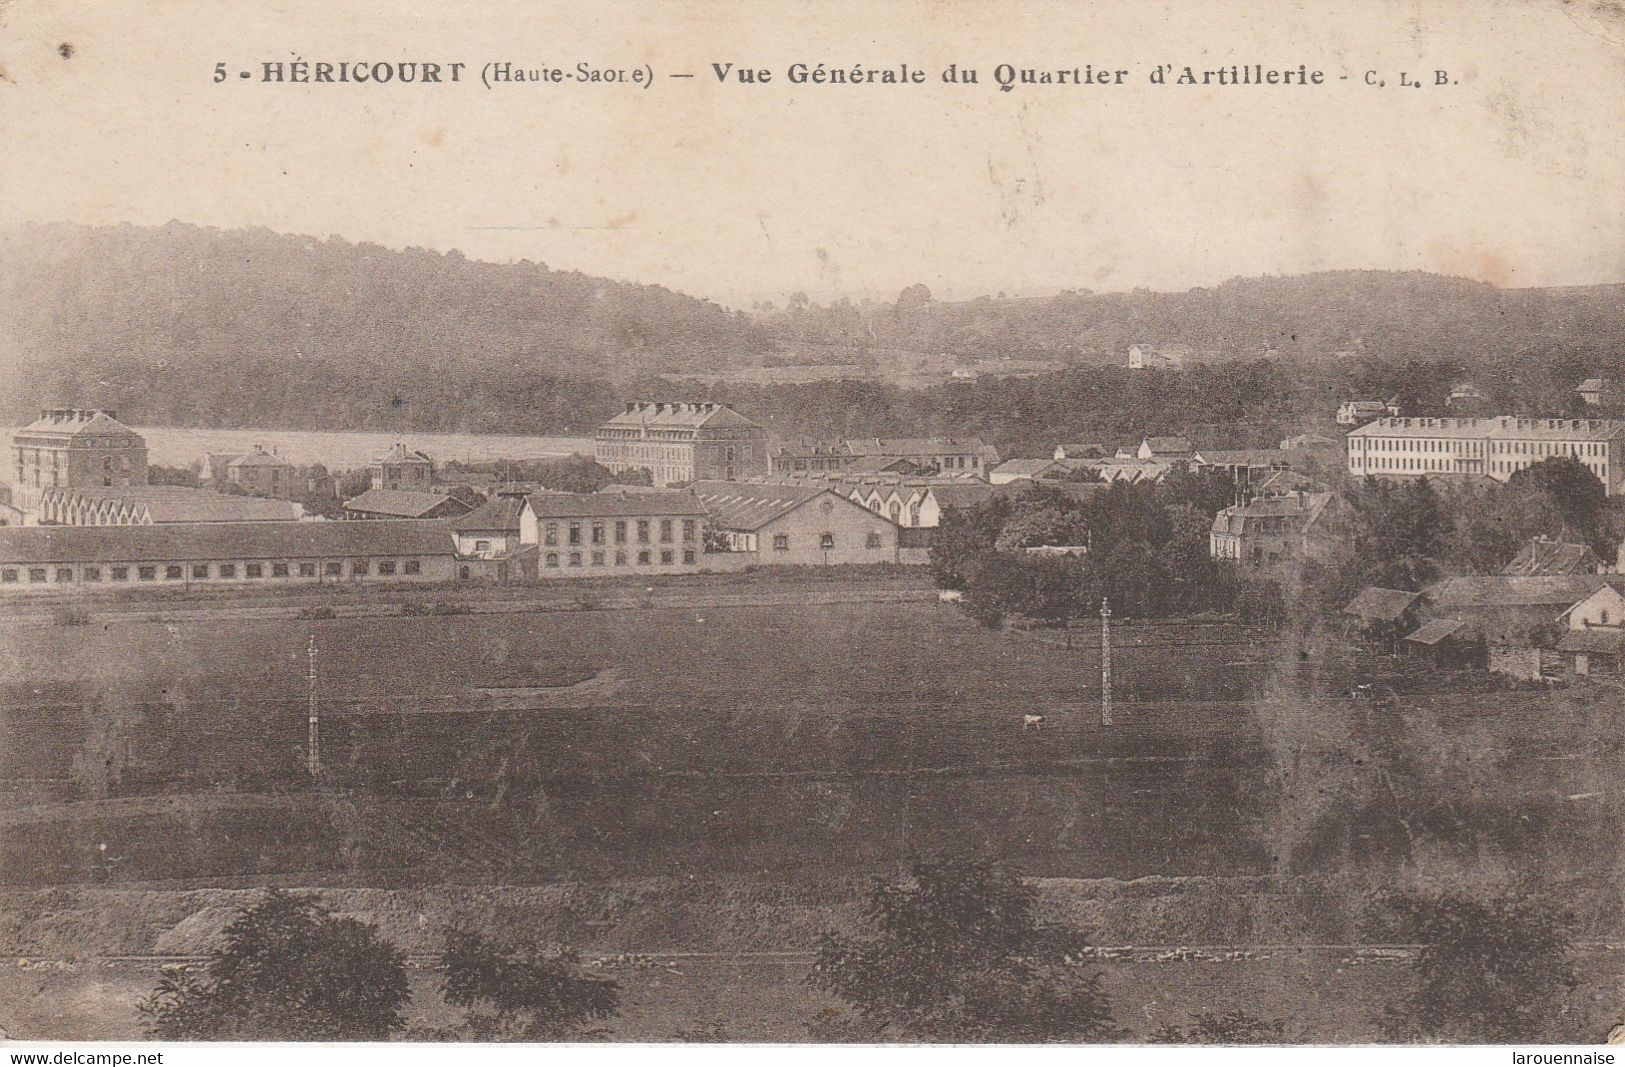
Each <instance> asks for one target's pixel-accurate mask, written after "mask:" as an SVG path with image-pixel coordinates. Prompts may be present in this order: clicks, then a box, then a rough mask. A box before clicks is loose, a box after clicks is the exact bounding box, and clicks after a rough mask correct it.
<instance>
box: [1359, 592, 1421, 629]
mask: <svg viewBox="0 0 1625 1067" xmlns="http://www.w3.org/2000/svg"><path fill="white" fill-rule="evenodd" d="M1420 595H1421V594H1419V593H1411V592H1407V591H1406V590H1404V589H1384V588H1382V587H1381V586H1377V585H1372V586H1367V587H1366V588H1364V589H1362V590H1360V593H1359V595H1358V596H1356V597H1355V598H1354V599H1353V600H1351V601H1349V602H1348V605H1347V606H1346V607H1344V608H1343V614H1345V615H1353V616H1354V617H1356V618H1359V619H1370V620H1374V621H1377V622H1398V621H1399V620H1400V619H1401V618H1402V617H1404V615H1405V612H1406V611H1407V610H1408V609H1409V608H1410V606H1411V605H1412V604H1414V603H1416V598H1417V597H1418V596H1420Z"/></svg>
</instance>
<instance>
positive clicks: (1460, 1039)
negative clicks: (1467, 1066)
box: [1379, 893, 1579, 1044]
mask: <svg viewBox="0 0 1625 1067" xmlns="http://www.w3.org/2000/svg"><path fill="white" fill-rule="evenodd" d="M1379 903H1380V904H1383V905H1386V906H1387V908H1388V909H1389V910H1391V911H1392V912H1393V913H1394V914H1395V915H1397V917H1398V918H1399V920H1400V923H1401V930H1402V931H1403V932H1404V936H1407V937H1408V938H1411V939H1414V940H1415V941H1417V942H1419V943H1420V944H1421V946H1422V949H1421V952H1420V954H1419V955H1418V956H1417V958H1416V962H1415V964H1414V966H1413V976H1414V979H1415V983H1416V984H1415V989H1414V990H1413V991H1412V992H1411V993H1410V994H1409V995H1408V996H1406V997H1405V999H1404V1000H1403V1001H1401V1003H1400V1004H1398V1005H1394V1006H1390V1007H1389V1008H1388V1009H1387V1011H1386V1012H1385V1014H1384V1016H1383V1019H1382V1027H1383V1031H1384V1033H1385V1034H1386V1035H1387V1036H1388V1037H1389V1038H1391V1039H1393V1040H1397V1041H1417V1040H1421V1041H1442V1042H1450V1043H1460V1044H1469V1043H1470V1044H1507V1043H1513V1042H1549V1043H1559V1042H1568V1041H1573V1040H1575V1039H1576V1035H1577V1032H1578V1029H1579V1027H1578V1025H1577V1020H1576V1017H1575V1011H1576V1005H1575V1004H1574V1002H1573V998H1572V994H1573V991H1574V988H1575V984H1576V982H1575V977H1574V971H1573V965H1572V963H1571V960H1570V949H1571V940H1570V924H1569V921H1568V919H1567V918H1566V917H1565V916H1562V915H1559V914H1558V913H1557V912H1555V911H1553V910H1552V909H1551V908H1550V907H1548V906H1546V905H1545V904H1544V903H1542V902H1540V901H1538V900H1536V899H1534V898H1531V897H1526V896H1521V895H1518V894H1513V893H1507V894H1502V895H1499V896H1496V897H1492V898H1488V899H1478V898H1474V897H1470V896H1466V895H1464V894H1459V893H1445V894H1442V895H1439V896H1433V897H1421V896H1416V895H1409V894H1393V895H1388V896H1385V897H1382V898H1379Z"/></svg>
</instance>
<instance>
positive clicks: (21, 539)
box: [0, 520, 452, 564]
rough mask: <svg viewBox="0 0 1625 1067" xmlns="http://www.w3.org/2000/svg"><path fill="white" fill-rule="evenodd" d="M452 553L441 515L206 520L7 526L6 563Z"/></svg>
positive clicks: (3, 539)
mask: <svg viewBox="0 0 1625 1067" xmlns="http://www.w3.org/2000/svg"><path fill="white" fill-rule="evenodd" d="M451 552H452V541H451V536H450V528H449V527H448V526H447V525H446V524H445V523H444V522H442V521H439V520H426V521H425V520H419V521H405V522H206V523H172V524H168V525H164V526H0V562H5V563H25V564H26V563H74V562H81V561H82V562H87V563H97V562H100V563H108V562H120V561H127V562H131V563H134V562H143V561H147V560H193V559H228V560H229V559H288V558H295V557H309V556H335V557H337V556H385V555H388V556H408V555H410V556H422V555H436V554H440V553H445V554H446V555H450V554H451Z"/></svg>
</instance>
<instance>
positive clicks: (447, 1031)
mask: <svg viewBox="0 0 1625 1067" xmlns="http://www.w3.org/2000/svg"><path fill="white" fill-rule="evenodd" d="M1372 906H1373V907H1374V908H1377V909H1380V910H1382V911H1383V912H1384V914H1385V915H1386V916H1387V917H1388V919H1389V921H1390V922H1395V923H1398V924H1399V925H1398V927H1396V929H1397V930H1398V932H1399V935H1400V936H1404V937H1406V938H1410V939H1414V940H1415V941H1416V942H1417V943H1419V944H1420V946H1421V951H1420V952H1419V953H1418V955H1417V956H1416V957H1415V959H1414V962H1413V963H1412V964H1411V967H1410V973H1409V975H1408V981H1407V982H1405V983H1404V984H1403V986H1402V987H1401V989H1400V990H1399V991H1398V996H1397V997H1396V998H1395V999H1394V1000H1393V1001H1392V1002H1391V1003H1389V1004H1387V1005H1385V1006H1384V1007H1383V1009H1382V1010H1381V1012H1380V1014H1379V1015H1378V1016H1377V1018H1375V1019H1373V1020H1372V1023H1373V1026H1374V1028H1377V1029H1378V1030H1379V1031H1380V1032H1381V1033H1382V1034H1383V1035H1384V1037H1385V1038H1387V1039H1389V1040H1395V1041H1424V1042H1450V1043H1466V1042H1471V1043H1497V1042H1512V1041H1519V1042H1530V1041H1541V1042H1571V1041H1576V1040H1581V1039H1582V1035H1586V1036H1591V1037H1593V1038H1594V1037H1595V1035H1588V1034H1587V1029H1588V1028H1591V1027H1593V1026H1594V1024H1593V1022H1592V1020H1591V1019H1590V1018H1589V1016H1588V1015H1587V1014H1586V1013H1585V1012H1584V1010H1583V1009H1582V1006H1581V1005H1580V1003H1579V1001H1578V999H1577V997H1576V989H1577V986H1578V982H1577V979H1576V977H1575V972H1574V967H1573V960H1572V952H1573V944H1572V936H1571V927H1570V923H1569V922H1568V920H1567V919H1566V918H1565V917H1564V916H1563V915H1562V914H1561V913H1559V912H1556V911H1554V910H1553V909H1551V908H1549V907H1547V906H1545V905H1543V904H1542V903H1540V902H1539V900H1538V899H1536V898H1534V897H1531V896H1528V895H1525V894H1519V893H1516V892H1503V893H1494V894H1489V895H1473V894H1468V893H1462V892H1446V893H1438V894H1416V893H1396V892H1389V891H1384V892H1382V893H1379V894H1377V895H1375V896H1374V897H1373V898H1372ZM1393 932H1394V931H1390V933H1393ZM441 943H442V947H441V950H440V952H439V954H438V956H437V959H436V961H435V964H436V967H435V969H436V974H437V978H438V989H437V992H438V995H439V997H440V1000H441V1001H442V1002H443V1003H444V1004H445V1005H446V1006H447V1007H448V1008H450V1009H452V1011H453V1013H454V1018H453V1019H452V1021H449V1022H436V1023H421V1022H419V1023H411V1022H409V1021H408V1015H407V1013H408V1010H409V1008H410V1006H411V1004H412V1001H413V992H412V985H411V983H410V982H409V980H408V971H407V965H406V960H405V957H404V956H403V954H402V952H401V951H400V949H399V948H397V947H396V946H395V945H393V944H392V943H390V942H389V941H387V940H386V939H385V938H384V937H383V936H382V935H381V933H380V932H379V930H378V927H377V926H376V925H374V924H371V923H367V922H364V921H362V920H360V919H355V918H348V917H341V916H338V915H335V914H333V913H332V912H331V911H330V910H329V909H328V908H327V907H325V906H324V905H322V904H321V903H320V902H318V901H317V900H315V899H313V898H311V897H308V896H303V895H299V894H295V893H288V892H284V891H280V890H275V889H273V890H270V891H268V892H267V893H266V894H265V896H264V898H263V899H261V900H259V901H257V902H255V903H253V904H250V905H248V906H247V907H245V908H242V909H240V910H239V912H238V913H237V914H236V916H235V917H234V918H233V919H232V921H231V922H230V923H229V924H228V925H227V926H226V928H225V929H224V931H223V933H222V935H221V938H220V940H219V943H218V944H217V945H216V947H215V948H214V949H213V950H212V951H211V952H210V953H209V955H208V957H207V959H206V960H205V962H204V963H203V964H202V966H201V967H200V968H198V969H195V970H187V969H185V968H180V967H171V968H168V969H166V970H165V972H164V974H163V976H162V977H161V978H160V980H159V982H158V983H157V985H156V987H155V988H154V989H153V991H152V993H151V994H150V995H149V996H148V997H146V998H144V999H143V1000H142V1001H141V1002H140V1003H139V1005H138V1008H139V1010H140V1012H141V1014H142V1016H143V1018H144V1019H145V1020H146V1023H147V1028H148V1031H149V1033H150V1035H151V1036H153V1037H155V1038H159V1039H163V1040H170V1041H199V1040H238V1041H247V1040H259V1041H387V1040H392V1039H401V1038H404V1039H407V1040H417V1041H429V1040H444V1041H464V1040H472V1041H562V1040H575V1041H579V1040H590V1039H594V1038H600V1039H601V1038H605V1037H607V1036H609V1033H610V1031H609V1029H608V1027H609V1025H610V1024H611V1023H613V1021H614V1020H615V1018H616V1017H617V1016H618V1014H619V1012H620V1007H621V1002H622V992H623V991H622V989H621V983H620V982H619V981H618V980H617V979H615V978H612V977H608V976H606V975H603V974H599V973H594V971H593V970H592V969H591V968H589V967H587V966H585V965H584V964H583V962H582V959H581V957H580V955H579V953H577V952H575V951H574V950H572V949H570V948H568V947H561V946H556V945H546V944H541V943H536V942H532V941H530V940H527V939H523V938H521V939H519V940H516V941H501V940H496V939H493V938H490V937H488V936H486V935H484V934H481V933H479V932H477V931H473V930H469V929H467V928H463V927H456V926H454V927H449V928H447V929H446V930H445V931H443V934H442V937H441ZM804 980H805V981H806V982H807V984H809V985H810V986H812V987H813V988H815V989H817V990H819V991H821V992H823V993H825V994H827V995H829V996H830V997H831V998H832V999H833V1000H834V1001H835V1002H836V1003H837V1004H838V1005H840V1007H839V1008H837V1009H835V1010H833V1011H831V1012H826V1013H823V1014H821V1015H819V1016H818V1017H816V1018H814V1019H809V1020H808V1021H807V1028H808V1036H809V1037H810V1038H811V1039H813V1040H846V1041H851V1040H861V1041H924V1042H998V1043H1040V1042H1107V1041H1118V1040H1124V1039H1127V1038H1128V1037H1129V1036H1130V1035H1129V1032H1128V1031H1127V1030H1125V1029H1123V1028H1122V1027H1121V1026H1119V1025H1118V1022H1117V1017H1116V1009H1115V1007H1114V1005H1113V1003H1112V1000H1111V998H1110V996H1109V995H1108V994H1107V992H1106V988H1105V985H1104V982H1103V978H1102V975H1101V972H1100V971H1099V969H1098V968H1097V966H1096V965H1095V963H1094V956H1093V954H1092V949H1091V943H1090V940H1089V938H1088V937H1087V936H1086V934H1085V933H1084V932H1083V931H1082V930H1080V929H1078V928H1076V927H1073V926H1070V925H1067V924H1064V923H1058V922H1054V921H1052V920H1050V919H1048V918H1046V916H1045V914H1044V909H1043V908H1042V906H1041V901H1040V897H1039V893H1038V888H1037V885H1036V884H1035V883H1034V882H1033V881H1032V880H1031V879H1029V878H1027V877H1025V876H1024V875H1023V874H1022V872H1021V871H1019V870H1018V869H1016V868H1014V867H1011V866H1009V865H1008V864H1004V863H1000V862H997V861H994V860H990V859H987V858H985V857H980V856H977V855H974V854H950V855H942V856H938V857H934V858H930V859H922V860H917V861H915V862H913V863H912V864H911V865H910V867H909V869H908V871H907V873H906V874H905V875H904V876H902V877H900V878H897V879H892V880H887V879H877V880H876V881H875V882H874V883H873V885H872V886H871V888H870V890H869V892H868V894H867V896H866V898H865V901H864V904H863V906H862V908H861V910H860V915H859V918H858V921H857V923H856V925H855V927H854V928H851V929H847V930H831V931H826V932H825V933H824V934H823V935H822V936H821V938H820V941H819V944H818V946H817V949H816V951H815V954H814V958H813V962H812V965H811V967H810V969H809V970H808V972H807V973H806V975H805V979H804ZM1148 1036H1149V1037H1150V1039H1151V1040H1152V1041H1156V1042H1163V1043H1175V1044H1279V1043H1283V1042H1289V1041H1304V1040H1308V1038H1307V1037H1305V1035H1304V1032H1303V1027H1302V1026H1301V1025H1292V1024H1289V1021H1288V1020H1286V1019H1283V1018H1279V1017H1268V1016H1259V1015H1256V1014H1254V1013H1252V1012H1250V1011H1247V1010H1245V1009H1242V1008H1237V1007H1227V1006H1224V1005H1217V1006H1209V1007H1203V1008H1200V1009H1196V1010H1194V1011H1191V1012H1190V1013H1189V1014H1188V1016H1187V1018H1186V1019H1185V1020H1183V1021H1181V1022H1174V1023H1164V1024H1163V1025H1161V1026H1160V1027H1159V1028H1157V1029H1156V1030H1154V1031H1152V1032H1151V1033H1150V1034H1149V1035H1148ZM673 1038H674V1039H678V1040H685V1039H700V1040H710V1041H718V1040H727V1039H728V1034H727V1030H726V1024H725V1023H720V1024H714V1025H712V1026H709V1027H705V1028H700V1029H699V1030H693V1029H689V1030H683V1031H679V1032H678V1033H676V1034H674V1035H673Z"/></svg>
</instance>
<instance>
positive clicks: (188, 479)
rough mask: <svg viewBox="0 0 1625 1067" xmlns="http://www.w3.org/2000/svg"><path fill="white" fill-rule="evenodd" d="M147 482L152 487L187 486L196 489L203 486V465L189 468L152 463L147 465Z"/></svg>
mask: <svg viewBox="0 0 1625 1067" xmlns="http://www.w3.org/2000/svg"><path fill="white" fill-rule="evenodd" d="M147 482H148V483H149V484H151V485H185V486H190V487H191V488H193V489H196V488H197V487H198V486H200V485H202V484H203V464H202V462H201V461H199V462H195V463H193V464H192V465H191V466H189V467H165V466H162V465H161V464H157V463H150V464H148V465H147Z"/></svg>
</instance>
